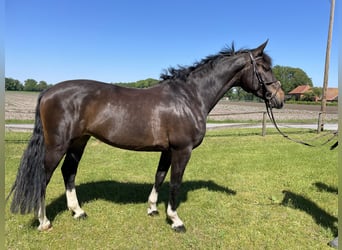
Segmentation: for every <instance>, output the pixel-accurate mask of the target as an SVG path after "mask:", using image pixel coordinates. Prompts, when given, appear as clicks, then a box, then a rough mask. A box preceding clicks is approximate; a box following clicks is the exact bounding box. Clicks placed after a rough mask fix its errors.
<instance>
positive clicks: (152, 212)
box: [148, 210, 159, 217]
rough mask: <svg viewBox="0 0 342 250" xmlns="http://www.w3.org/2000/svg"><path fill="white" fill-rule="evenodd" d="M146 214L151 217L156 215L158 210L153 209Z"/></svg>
mask: <svg viewBox="0 0 342 250" xmlns="http://www.w3.org/2000/svg"><path fill="white" fill-rule="evenodd" d="M148 215H149V216H151V217H153V216H158V215H159V212H158V210H154V211H151V212H150V213H148Z"/></svg>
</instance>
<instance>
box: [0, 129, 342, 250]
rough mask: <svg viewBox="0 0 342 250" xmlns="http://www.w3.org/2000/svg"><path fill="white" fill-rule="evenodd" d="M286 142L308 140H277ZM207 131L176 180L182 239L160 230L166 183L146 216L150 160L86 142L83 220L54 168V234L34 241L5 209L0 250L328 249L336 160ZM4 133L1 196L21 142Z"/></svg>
mask: <svg viewBox="0 0 342 250" xmlns="http://www.w3.org/2000/svg"><path fill="white" fill-rule="evenodd" d="M285 131H286V132H287V133H290V134H291V136H293V137H299V138H301V139H303V138H306V139H307V138H309V137H310V138H311V137H314V136H315V134H313V133H302V132H301V131H296V130H285ZM259 134H260V131H259V130H258V129H256V130H254V129H225V130H213V131H209V132H208V133H207V135H206V137H205V140H204V142H203V143H202V145H201V146H200V147H199V148H197V149H195V150H194V151H193V154H192V157H191V160H190V162H189V164H188V166H187V169H186V171H185V175H184V179H183V185H182V190H181V195H180V200H181V204H180V206H179V208H178V210H177V211H178V213H179V215H180V217H181V219H182V220H183V221H184V223H185V226H186V228H187V232H186V233H185V234H177V233H175V232H173V231H172V230H171V227H170V225H169V224H168V222H167V221H166V215H165V214H166V213H165V209H166V203H167V199H168V180H169V178H168V177H167V179H166V183H165V184H164V186H163V188H162V190H161V194H160V197H159V205H158V207H159V210H160V216H158V217H153V218H152V217H149V216H147V197H148V195H149V192H150V190H151V188H152V184H153V180H154V174H155V170H156V165H157V163H158V159H159V153H143V152H139V153H138V152H132V151H124V150H120V149H116V148H113V147H110V146H107V145H105V144H103V143H101V142H99V141H97V140H95V139H91V140H90V141H89V143H88V146H87V148H86V151H85V154H84V157H83V158H82V160H81V163H80V167H79V172H78V175H77V178H76V182H77V191H78V197H79V200H80V202H81V204H82V207H83V209H84V210H85V211H86V212H87V214H88V218H87V219H86V220H80V221H77V220H74V219H73V218H72V217H71V214H70V212H69V211H67V209H66V200H65V196H64V185H63V180H62V179H63V178H62V176H61V173H60V168H58V169H57V170H56V172H55V174H54V176H53V178H52V180H51V183H50V184H49V186H48V189H47V214H48V217H49V219H50V220H51V221H52V224H53V229H52V230H51V231H49V232H38V231H37V230H36V227H37V226H38V223H37V221H36V220H35V219H34V216H33V215H32V214H30V215H13V214H11V213H10V212H9V205H10V204H6V225H5V233H6V235H5V236H6V242H5V247H6V249H330V248H329V247H328V246H327V245H326V244H327V242H328V241H330V240H331V239H332V238H333V236H334V235H336V234H337V179H338V178H337V151H336V150H334V151H330V150H329V146H324V147H316V148H312V147H305V146H303V145H299V144H295V143H293V142H290V141H288V140H285V139H283V138H282V137H281V136H280V135H279V134H277V133H276V132H275V131H274V130H268V132H267V136H266V137H261V136H260V135H259ZM29 136H30V135H29V134H27V133H13V132H8V133H6V144H5V146H6V179H5V181H6V193H8V192H9V189H10V187H11V185H12V183H13V181H14V179H15V175H16V171H17V167H18V164H19V161H20V158H21V155H22V152H23V150H24V149H25V147H26V143H27V142H26V141H25V140H27V139H28V138H29Z"/></svg>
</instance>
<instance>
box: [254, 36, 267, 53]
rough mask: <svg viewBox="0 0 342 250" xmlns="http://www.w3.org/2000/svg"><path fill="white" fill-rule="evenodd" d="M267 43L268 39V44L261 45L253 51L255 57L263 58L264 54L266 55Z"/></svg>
mask: <svg viewBox="0 0 342 250" xmlns="http://www.w3.org/2000/svg"><path fill="white" fill-rule="evenodd" d="M267 43H268V39H267V40H266V42H264V43H263V44H261V45H260V46H259V47H258V48H256V49H254V50H253V55H254V57H258V56H262V54H263V53H264V49H265V47H266V45H267Z"/></svg>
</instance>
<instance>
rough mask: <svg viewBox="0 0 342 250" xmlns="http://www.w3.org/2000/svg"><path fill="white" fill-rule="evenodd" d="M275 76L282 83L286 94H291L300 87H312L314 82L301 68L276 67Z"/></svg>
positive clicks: (274, 68)
mask: <svg viewBox="0 0 342 250" xmlns="http://www.w3.org/2000/svg"><path fill="white" fill-rule="evenodd" d="M273 73H274V76H275V77H276V78H277V79H278V80H279V81H280V82H281V85H282V88H283V90H284V91H285V93H288V92H290V91H291V90H293V89H294V88H296V87H297V86H300V85H309V86H311V87H312V80H311V78H309V77H308V75H307V74H306V73H305V72H304V71H303V70H302V69H300V68H292V67H288V66H280V65H276V66H274V67H273Z"/></svg>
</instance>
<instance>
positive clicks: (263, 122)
mask: <svg viewBox="0 0 342 250" xmlns="http://www.w3.org/2000/svg"><path fill="white" fill-rule="evenodd" d="M261 133H262V136H265V135H266V112H262V132H261Z"/></svg>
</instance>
